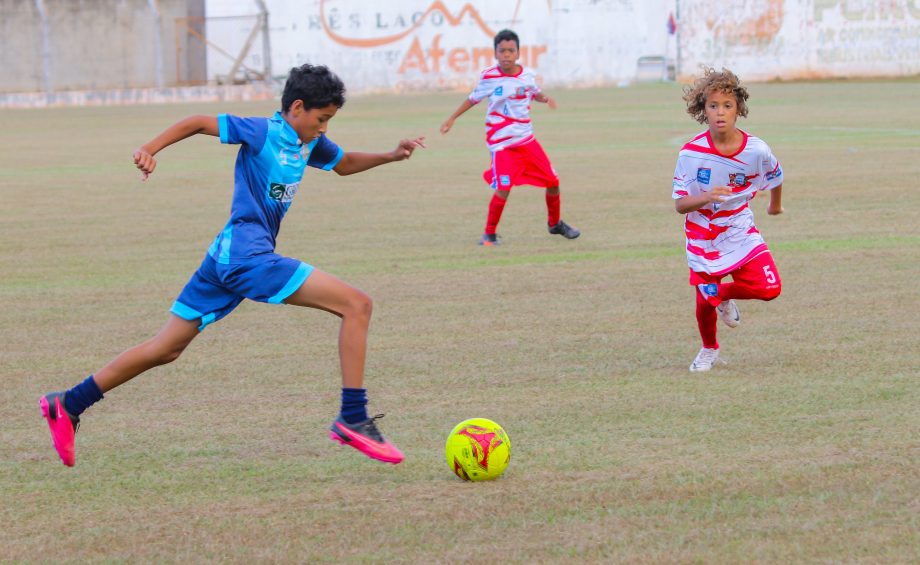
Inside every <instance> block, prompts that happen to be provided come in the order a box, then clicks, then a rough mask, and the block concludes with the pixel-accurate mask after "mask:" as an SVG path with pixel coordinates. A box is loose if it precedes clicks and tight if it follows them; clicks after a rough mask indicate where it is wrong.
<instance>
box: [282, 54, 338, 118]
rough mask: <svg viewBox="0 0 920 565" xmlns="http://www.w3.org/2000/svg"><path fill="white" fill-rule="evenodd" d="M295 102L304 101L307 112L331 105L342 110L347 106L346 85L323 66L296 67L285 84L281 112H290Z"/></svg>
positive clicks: (307, 65)
mask: <svg viewBox="0 0 920 565" xmlns="http://www.w3.org/2000/svg"><path fill="white" fill-rule="evenodd" d="M294 100H302V101H303V107H304V109H305V110H310V109H312V108H325V107H326V106H328V105H330V104H334V105H335V106H338V107H339V108H341V107H342V106H344V105H345V84H344V83H343V82H342V79H340V78H339V77H337V76H336V74H335V73H334V72H332V71H330V70H329V69H328V68H326V67H325V66H323V65H316V66H314V65H310V64H306V65H301V66H299V67H294V68H293V69H291V74H289V75H288V79H287V82H286V83H284V92H283V93H282V94H281V111H282V112H287V111H288V110H290V108H291V104H293V103H294Z"/></svg>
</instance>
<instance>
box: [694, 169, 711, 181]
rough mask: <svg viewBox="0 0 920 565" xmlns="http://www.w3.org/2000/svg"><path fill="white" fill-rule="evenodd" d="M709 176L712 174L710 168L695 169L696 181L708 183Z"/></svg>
mask: <svg viewBox="0 0 920 565" xmlns="http://www.w3.org/2000/svg"><path fill="white" fill-rule="evenodd" d="M711 176H712V169H705V168H703V167H700V168H699V169H697V170H696V181H697V182H700V183H703V184H709V177H711Z"/></svg>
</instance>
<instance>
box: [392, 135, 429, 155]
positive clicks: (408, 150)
mask: <svg viewBox="0 0 920 565" xmlns="http://www.w3.org/2000/svg"><path fill="white" fill-rule="evenodd" d="M418 147H425V136H421V137H416V138H413V139H403V140H401V141H400V142H399V145H397V146H396V149H395V150H393V160H394V161H402V160H403V159H408V158H409V157H411V156H412V152H413V151H415V149H416V148H418Z"/></svg>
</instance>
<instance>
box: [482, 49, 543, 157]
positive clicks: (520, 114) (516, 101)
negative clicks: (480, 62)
mask: <svg viewBox="0 0 920 565" xmlns="http://www.w3.org/2000/svg"><path fill="white" fill-rule="evenodd" d="M539 93H540V87H539V86H537V81H536V74H535V73H534V72H533V71H532V70H530V69H528V68H527V67H524V66H521V71H520V72H519V73H518V74H516V75H506V74H504V73H503V72H502V70H501V67H499V66H498V65H497V64H496V65H493V66H491V67H489V68H487V69H485V70H483V71H482V73H481V74H480V75H479V82H478V83H476V87H475V88H474V89H473V92H471V93H470V96H469V99H470V102H473V103H474V104H478V103H479V102H480V101H481V100H482V99H483V98H486V97H488V98H489V110H488V113H487V114H486V144H488V146H489V150H490V151H501V150H502V149H505V148H508V147H514V146H515V145H523V144H524V143H527V142H529V141H531V140H533V138H534V137H533V127H532V126H531V124H530V100H531V99H532V98H533V97H534V96H536V95H537V94H539Z"/></svg>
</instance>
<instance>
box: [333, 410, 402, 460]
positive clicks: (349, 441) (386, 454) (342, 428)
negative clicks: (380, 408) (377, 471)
mask: <svg viewBox="0 0 920 565" xmlns="http://www.w3.org/2000/svg"><path fill="white" fill-rule="evenodd" d="M380 418H383V414H377V415H376V416H374V417H373V418H368V419H367V420H364V421H363V422H358V423H357V424H349V423H347V422H346V421H345V420H343V419H342V416H339V417H338V418H336V419H335V421H334V422H332V427H330V428H329V439H331V440H333V441H337V442H339V443H341V444H342V445H350V446H352V447H354V448H355V449H357V450H358V451H360V452H361V453H363V454H365V455H367V456H368V457H370V458H371V459H376V460H378V461H383V462H385V463H393V464H396V463H399V462H400V461H402V460H403V459H405V456H404V455H403V454H402V452H401V451H400V450H399V449H397V448H396V446H395V445H393V444H392V443H390V442H388V441H387V440H386V438H384V437H383V434H381V433H380V430H378V429H377V424H376V422H375V421H376V420H379V419H380Z"/></svg>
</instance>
